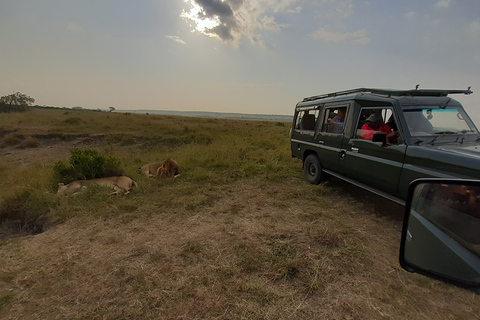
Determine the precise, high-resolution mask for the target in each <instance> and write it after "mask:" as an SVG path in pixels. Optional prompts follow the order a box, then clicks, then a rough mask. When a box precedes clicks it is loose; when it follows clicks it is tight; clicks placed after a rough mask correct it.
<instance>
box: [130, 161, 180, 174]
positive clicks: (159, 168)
mask: <svg viewBox="0 0 480 320" xmlns="http://www.w3.org/2000/svg"><path fill="white" fill-rule="evenodd" d="M139 171H140V173H141V174H143V175H144V176H146V177H147V178H150V177H155V178H159V177H160V178H165V177H174V178H176V177H178V176H180V171H179V169H178V163H177V162H176V161H175V160H172V159H170V158H168V159H167V160H164V161H163V162H161V163H148V164H146V165H144V166H142V167H141V168H140V169H139Z"/></svg>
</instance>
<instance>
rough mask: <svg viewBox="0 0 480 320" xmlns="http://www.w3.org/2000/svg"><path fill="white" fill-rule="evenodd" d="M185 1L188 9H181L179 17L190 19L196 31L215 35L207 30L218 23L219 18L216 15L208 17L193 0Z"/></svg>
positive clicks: (211, 35)
mask: <svg viewBox="0 0 480 320" xmlns="http://www.w3.org/2000/svg"><path fill="white" fill-rule="evenodd" d="M185 3H187V4H188V5H189V6H190V10H189V11H185V10H183V11H182V13H181V14H180V17H182V18H184V19H186V20H190V21H192V22H193V23H194V25H193V27H194V28H195V30H196V31H198V32H200V33H203V34H205V35H207V36H210V37H215V36H216V35H215V34H213V33H211V32H209V30H211V29H213V28H215V27H217V26H218V25H220V19H219V18H218V17H217V16H213V17H212V16H210V17H209V16H208V15H207V13H206V12H205V10H204V9H203V8H202V7H200V6H199V5H198V4H197V3H196V2H195V1H194V0H185Z"/></svg>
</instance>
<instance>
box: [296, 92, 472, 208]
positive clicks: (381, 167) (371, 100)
mask: <svg viewBox="0 0 480 320" xmlns="http://www.w3.org/2000/svg"><path fill="white" fill-rule="evenodd" d="M471 93H472V91H471V90H470V88H468V89H467V90H437V89H418V86H417V88H416V89H413V90H390V89H369V88H360V89H354V90H347V91H340V92H334V93H329V94H324V95H318V96H313V97H308V98H305V99H303V100H302V101H300V102H299V103H298V104H297V105H296V106H295V114H294V117H293V124H292V128H291V131H290V138H291V151H292V157H294V158H298V159H300V160H302V163H303V170H304V174H305V178H306V180H307V181H308V182H310V183H312V184H319V183H320V182H322V181H323V180H324V179H325V178H326V177H327V176H328V175H332V176H335V177H337V178H340V179H343V180H345V181H348V182H350V183H353V184H355V185H357V186H359V187H362V188H364V189H367V190H369V191H372V192H374V193H376V194H379V195H381V196H384V197H386V198H388V199H390V200H392V201H395V202H397V203H400V204H402V205H404V204H405V200H406V199H407V193H408V187H409V185H410V183H411V182H412V181H414V180H416V179H419V178H444V179H454V178H457V179H480V134H479V132H478V129H477V128H476V127H475V125H474V123H473V122H472V120H471V119H470V117H469V116H468V114H467V113H466V111H465V109H464V108H463V106H462V105H461V104H460V102H458V101H456V100H454V99H452V98H451V97H450V96H451V95H454V94H465V95H469V94H471Z"/></svg>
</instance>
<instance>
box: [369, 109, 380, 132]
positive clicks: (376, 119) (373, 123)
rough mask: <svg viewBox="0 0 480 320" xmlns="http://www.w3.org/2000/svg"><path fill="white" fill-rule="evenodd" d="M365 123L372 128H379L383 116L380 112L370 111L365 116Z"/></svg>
mask: <svg viewBox="0 0 480 320" xmlns="http://www.w3.org/2000/svg"><path fill="white" fill-rule="evenodd" d="M366 121H367V123H368V126H369V127H370V128H372V129H374V130H378V128H380V125H381V124H382V121H383V118H382V115H381V114H380V113H376V112H375V113H372V114H371V115H370V116H369V117H368V118H367V120H366Z"/></svg>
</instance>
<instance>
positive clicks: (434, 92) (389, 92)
mask: <svg viewBox="0 0 480 320" xmlns="http://www.w3.org/2000/svg"><path fill="white" fill-rule="evenodd" d="M354 93H372V94H379V95H385V96H388V97H391V96H434V97H444V96H447V95H449V94H467V95H468V94H472V93H473V91H471V90H470V87H468V89H467V90H441V89H420V90H418V89H411V90H393V89H374V88H358V89H352V90H345V91H338V92H332V93H327V94H322V95H317V96H312V97H307V98H304V99H303V102H306V101H314V100H318V99H325V98H334V97H339V96H346V95H350V94H354Z"/></svg>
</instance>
